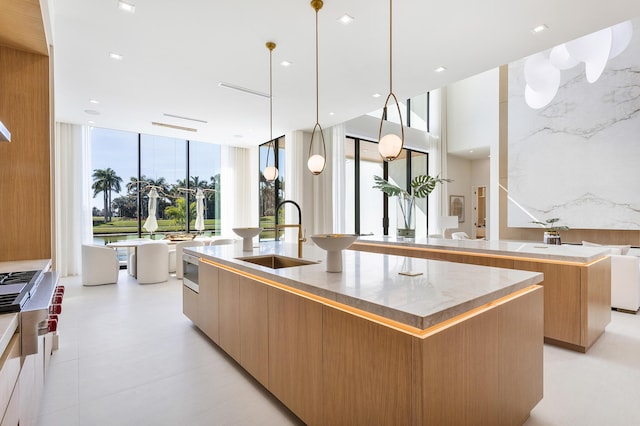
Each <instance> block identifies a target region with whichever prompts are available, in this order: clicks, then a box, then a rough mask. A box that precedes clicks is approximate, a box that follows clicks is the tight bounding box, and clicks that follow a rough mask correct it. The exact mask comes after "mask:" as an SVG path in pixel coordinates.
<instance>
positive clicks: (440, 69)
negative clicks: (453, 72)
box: [433, 67, 447, 72]
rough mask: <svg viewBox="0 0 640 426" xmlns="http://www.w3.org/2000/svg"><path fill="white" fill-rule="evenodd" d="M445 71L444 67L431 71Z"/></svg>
mask: <svg viewBox="0 0 640 426" xmlns="http://www.w3.org/2000/svg"><path fill="white" fill-rule="evenodd" d="M446 70H447V69H446V68H445V67H438V68H436V69H434V70H433V71H435V72H445V71H446Z"/></svg>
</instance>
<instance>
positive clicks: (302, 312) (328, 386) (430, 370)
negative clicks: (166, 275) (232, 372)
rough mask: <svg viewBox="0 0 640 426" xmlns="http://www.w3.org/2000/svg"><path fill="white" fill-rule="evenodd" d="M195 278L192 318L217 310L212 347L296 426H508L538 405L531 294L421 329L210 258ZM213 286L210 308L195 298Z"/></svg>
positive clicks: (535, 301) (538, 310)
mask: <svg viewBox="0 0 640 426" xmlns="http://www.w3.org/2000/svg"><path fill="white" fill-rule="evenodd" d="M200 268H201V269H200V289H201V291H200V294H199V295H198V297H199V299H198V312H201V310H202V309H203V308H204V305H203V304H204V303H205V302H203V301H204V300H207V301H208V302H206V303H211V305H212V306H208V309H209V311H210V312H215V311H216V309H217V312H218V332H219V341H218V345H219V346H220V347H221V348H222V349H223V350H224V351H225V352H227V354H229V355H230V356H231V357H232V358H233V359H235V360H236V361H237V362H238V364H240V365H241V366H242V367H243V368H244V369H245V370H246V371H247V372H248V373H249V374H251V375H252V376H253V377H254V378H255V379H256V380H258V381H259V382H260V383H261V384H262V385H263V386H264V387H265V388H266V389H267V390H269V391H270V392H271V393H272V394H273V395H274V396H275V397H276V398H278V399H279V400H280V401H281V402H282V403H283V404H284V405H286V406H287V407H288V408H289V409H290V410H291V411H292V412H293V413H294V414H296V415H297V416H298V417H299V418H300V419H301V420H302V421H303V422H304V423H305V424H308V425H334V424H407V425H420V424H445V423H451V420H452V419H455V424H460V425H472V424H480V423H481V424H495V425H513V424H522V423H523V422H524V421H525V420H526V418H527V417H528V415H529V412H530V410H531V408H533V407H534V406H535V404H536V403H537V402H538V401H540V399H541V398H542V355H543V353H542V336H543V310H542V304H543V289H542V287H540V286H530V287H527V288H525V289H523V290H520V291H516V292H515V293H513V294H509V295H507V296H504V297H502V298H500V299H497V300H494V301H492V302H490V303H487V304H486V305H483V306H481V307H478V308H476V309H474V310H472V311H470V312H467V313H461V314H460V315H458V316H456V317H454V318H451V319H449V320H447V321H445V322H444V323H442V324H437V325H434V326H432V327H430V328H428V329H425V330H419V329H414V328H411V327H409V328H407V327H403V326H400V325H399V324H397V323H395V322H394V321H390V320H386V319H384V318H381V317H377V316H376V315H370V314H368V313H365V312H362V311H359V310H357V309H352V308H350V307H347V306H344V305H341V304H339V303H336V302H335V301H332V300H328V299H324V298H322V297H319V296H316V295H313V294H310V293H306V292H304V291H301V290H299V289H295V288H292V287H289V286H287V285H284V284H281V283H277V282H274V281H271V280H264V281H262V280H261V279H260V278H258V277H256V276H255V275H252V274H248V273H245V272H243V271H240V270H235V269H232V268H229V267H228V266H224V265H220V266H216V265H214V264H211V263H209V261H208V260H207V261H204V262H203V261H201V262H200ZM216 279H217V285H218V297H217V299H216V298H215V297H211V298H209V297H208V296H207V298H206V299H204V298H203V295H204V294H206V290H205V291H204V292H203V291H202V289H203V288H204V287H203V286H205V287H207V288H214V287H215V286H210V284H212V283H215V282H216ZM212 294H214V293H212ZM185 303H190V301H189V300H188V299H185ZM214 305H215V306H214ZM186 310H187V311H189V309H186ZM200 318H202V316H200ZM203 331H204V330H203ZM210 332H211V333H213V335H215V330H213V331H211V330H210ZM210 332H205V333H206V334H207V335H208V336H209V337H212V336H211V335H210V334H209V333H210ZM212 339H213V338H212Z"/></svg>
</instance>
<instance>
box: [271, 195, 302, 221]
mask: <svg viewBox="0 0 640 426" xmlns="http://www.w3.org/2000/svg"><path fill="white" fill-rule="evenodd" d="M287 203H291V204H293V205H294V206H296V208H297V209H298V225H302V210H300V205H298V203H296V202H295V201H293V200H284V201H281V202H280V203H278V206H277V207H276V225H277V224H278V210H280V207H282V206H283V205H284V204H287Z"/></svg>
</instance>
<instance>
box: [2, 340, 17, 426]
mask: <svg viewBox="0 0 640 426" xmlns="http://www.w3.org/2000/svg"><path fill="white" fill-rule="evenodd" d="M19 376H20V334H19V333H15V334H14V335H13V337H12V338H11V340H10V341H9V345H8V346H7V349H5V351H4V354H2V358H0V411H2V418H3V422H2V424H3V425H4V424H17V423H11V422H8V423H5V421H4V418H5V416H7V411H8V406H9V405H10V402H9V401H10V400H11V396H12V394H13V393H14V388H15V386H16V382H17V381H18V377H19ZM18 393H19V392H18ZM19 413H20V411H19V410H18V417H19ZM12 417H15V416H12V415H11V413H9V416H8V418H12Z"/></svg>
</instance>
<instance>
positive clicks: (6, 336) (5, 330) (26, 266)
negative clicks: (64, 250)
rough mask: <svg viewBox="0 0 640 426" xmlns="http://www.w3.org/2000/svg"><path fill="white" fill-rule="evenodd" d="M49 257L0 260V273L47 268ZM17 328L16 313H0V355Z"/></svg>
mask: <svg viewBox="0 0 640 426" xmlns="http://www.w3.org/2000/svg"><path fill="white" fill-rule="evenodd" d="M50 267H51V260H50V259H35V260H14V261H5V262H0V273H6V272H20V271H33V270H43V269H49V268H50ZM17 329H18V314H17V313H10V314H2V315H0V355H2V353H4V351H5V349H6V348H7V345H8V344H9V341H10V340H11V337H12V336H13V334H14V333H15V332H16V331H17Z"/></svg>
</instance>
